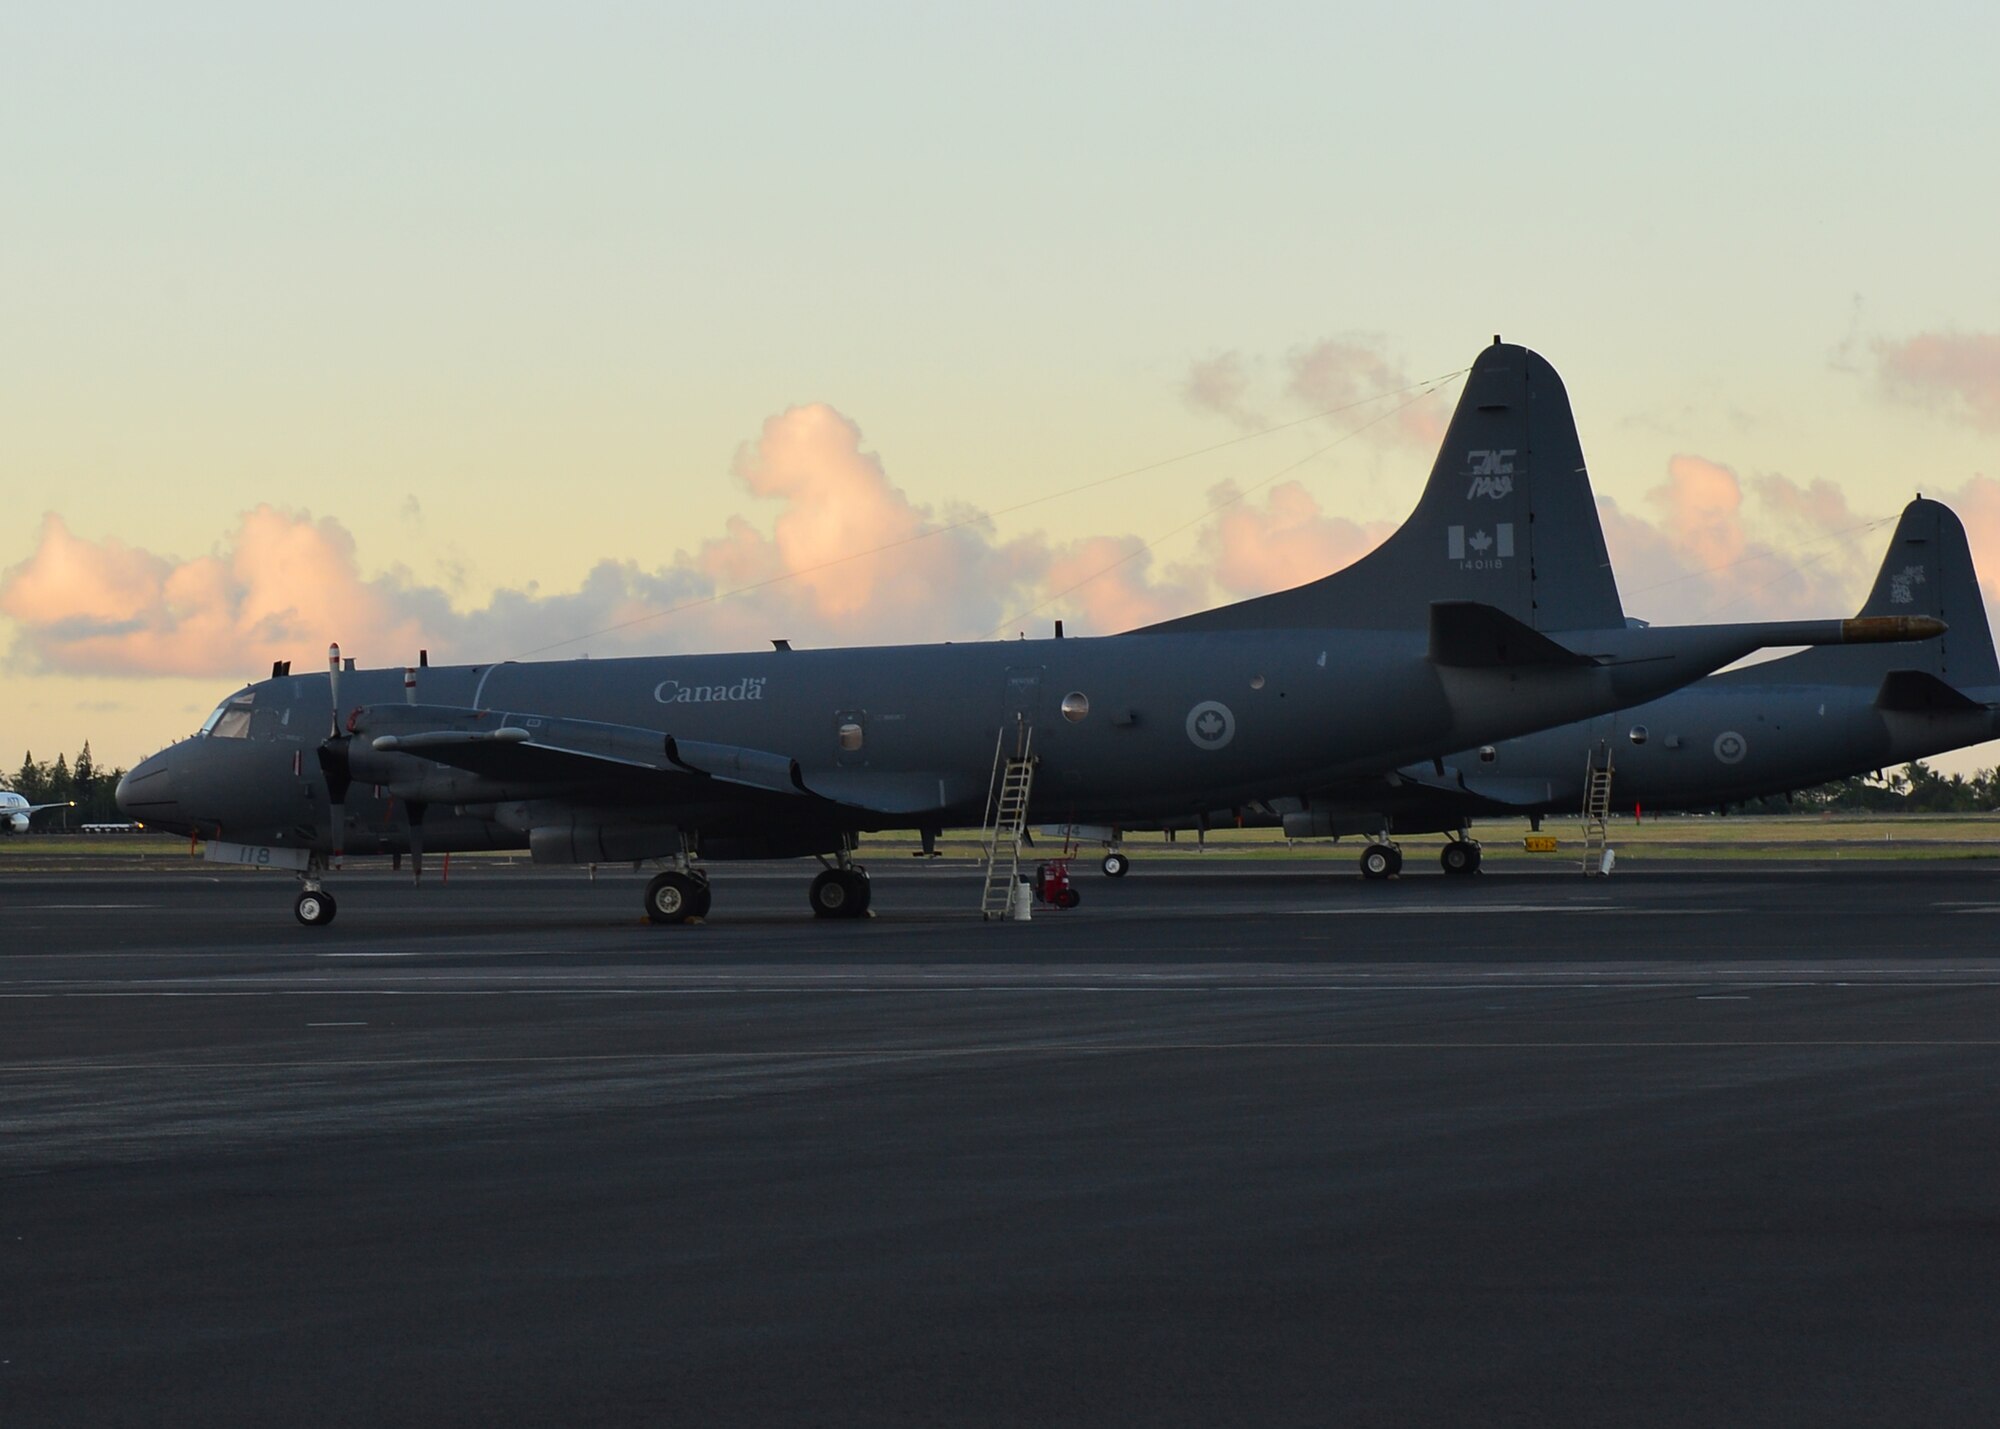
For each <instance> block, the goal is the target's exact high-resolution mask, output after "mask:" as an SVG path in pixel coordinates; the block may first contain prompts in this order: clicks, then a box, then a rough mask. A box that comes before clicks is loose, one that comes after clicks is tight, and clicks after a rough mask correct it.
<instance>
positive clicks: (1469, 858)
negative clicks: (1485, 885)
mask: <svg viewBox="0 0 2000 1429" xmlns="http://www.w3.org/2000/svg"><path fill="white" fill-rule="evenodd" d="M1438 865H1439V867H1441V868H1443V869H1444V871H1445V872H1446V873H1449V874H1454V875H1467V874H1474V873H1477V872H1479V845H1478V844H1477V843H1475V842H1474V841H1473V840H1471V839H1468V838H1464V837H1462V836H1461V837H1459V838H1455V839H1453V840H1451V842H1449V843H1447V844H1446V845H1445V846H1444V847H1443V848H1441V849H1439V850H1438Z"/></svg>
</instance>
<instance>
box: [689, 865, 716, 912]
mask: <svg viewBox="0 0 2000 1429" xmlns="http://www.w3.org/2000/svg"><path fill="white" fill-rule="evenodd" d="M714 901H715V890H714V889H713V888H710V887H709V886H708V875H707V874H705V873H697V874H696V875H695V882H694V916H695V917H697V918H706V917H707V916H708V905H709V904H711V903H713V902H714Z"/></svg>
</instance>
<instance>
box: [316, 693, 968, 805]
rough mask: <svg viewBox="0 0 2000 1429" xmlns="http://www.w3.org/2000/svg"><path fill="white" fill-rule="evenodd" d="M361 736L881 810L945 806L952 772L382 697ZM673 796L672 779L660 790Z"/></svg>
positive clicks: (476, 769)
mask: <svg viewBox="0 0 2000 1429" xmlns="http://www.w3.org/2000/svg"><path fill="white" fill-rule="evenodd" d="M350 726H351V730H352V733H353V734H354V736H355V738H356V740H357V741H362V742H365V743H366V745H367V747H368V748H369V749H370V750H372V751H374V752H375V753H377V754H385V755H386V754H407V755H415V756H418V757H420V758H423V759H428V760H434V761H436V762H437V763H440V764H448V765H450V766H452V767H453V768H456V769H463V770H465V771H467V772H468V773H472V774H479V775H484V776H487V777H489V778H493V779H498V780H520V781H551V782H560V783H566V784H588V783H590V782H592V781H595V780H600V779H612V778H615V779H618V780H619V781H620V782H621V783H622V784H624V785H626V786H629V784H630V783H631V781H632V780H634V779H640V780H644V779H646V778H648V777H654V778H658V779H660V780H661V781H663V783H665V784H667V785H669V786H675V785H678V786H679V787H680V789H682V790H685V789H686V787H687V781H689V780H696V779H699V780H704V781H713V782H714V783H717V784H727V785H734V786H737V787H739V788H741V789H743V790H744V791H745V792H746V796H747V795H748V791H751V790H756V791H759V792H760V793H762V794H777V795H782V796H787V797H791V798H802V799H824V800H826V801H827V802H829V803H834V804H841V805H845V806H847V807H850V808H856V809H866V810H868V811H870V812H872V813H881V814H918V813H926V812H930V811H933V810H937V809H940V808H943V807H945V804H946V803H947V801H948V799H949V798H950V797H951V796H952V795H953V794H958V795H960V796H961V797H962V795H963V793H964V791H958V790H953V789H952V788H951V785H950V781H948V780H946V779H944V778H941V777H940V776H938V775H935V774H923V773H910V774H883V773H876V772H874V771H871V770H867V769H829V770H821V771H817V772H815V773H811V774H808V773H806V772H805V771H804V770H802V768H801V767H800V764H799V761H798V760H797V759H796V758H794V757H792V756H791V755H789V754H782V753H777V752H774V751H771V750H765V749H752V748H749V747H746V746H743V745H736V744H718V743H714V742H712V741H708V740H692V739H676V738H675V737H674V736H673V735H671V734H667V733H664V732H662V731H660V730H656V729H645V728H642V727H639V726H634V725H620V724H607V723H603V722H601V721H597V720H580V719H569V718H558V717H553V716H541V715H530V714H520V713H507V712H502V711H498V710H473V709H459V708H455V707H449V706H436V705H428V706H427V705H378V706H374V707H371V708H366V709H363V710H359V711H357V712H356V714H355V716H354V718H353V720H351V721H350ZM662 796H663V797H668V798H670V797H672V790H671V787H670V788H668V789H663V790H662Z"/></svg>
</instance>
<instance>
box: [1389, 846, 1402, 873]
mask: <svg viewBox="0 0 2000 1429" xmlns="http://www.w3.org/2000/svg"><path fill="white" fill-rule="evenodd" d="M1402 871H1403V851H1402V850H1401V849H1399V848H1397V847H1396V846H1395V845H1394V844H1391V845H1389V877H1391V878H1394V877H1395V876H1396V875H1397V874H1399V873H1401V872H1402Z"/></svg>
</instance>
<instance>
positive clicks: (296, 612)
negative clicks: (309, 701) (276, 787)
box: [0, 506, 418, 675]
mask: <svg viewBox="0 0 2000 1429" xmlns="http://www.w3.org/2000/svg"><path fill="white" fill-rule="evenodd" d="M398 604H399V603H398V601H397V600H396V599H395V592H394V591H392V590H388V589H384V588H383V587H382V586H381V585H380V584H372V585H371V584H369V583H366V582H363V581H361V580H360V579H359V578H358V576H357V575H356V572H355V560H354V539H353V537H352V536H350V535H349V534H348V532H347V531H346V530H345V528H343V527H342V526H341V525H340V524H339V523H338V522H335V521H331V520H321V521H314V520H313V519H311V518H310V517H304V516H298V515H294V514H291V513H287V512H283V511H279V510H278V509H276V508H275V507H271V506H259V507H257V508H255V509H254V510H252V511H249V512H246V513H244V515H243V516H242V518H241V520H240V521H239V523H238V525H237V528H236V530H235V531H234V532H233V533H232V534H231V536H230V537H229V539H228V541H227V542H226V543H225V548H224V551H223V553H221V554H218V555H210V556H202V557H199V558H197V559H195V560H191V561H183V562H175V561H172V560H169V559H168V558H166V557H163V556H159V555H155V554H153V553H152V552H148V551H140V550H135V549H133V548H132V547H129V546H126V545H124V544H123V543H122V542H120V541H117V540H115V539H113V540H107V541H103V542H98V543H92V542H88V541H84V540H81V539H79V538H78V537H77V536H76V535H75V534H74V533H72V532H71V531H70V529H69V527H68V525H67V524H66V523H65V522H64V521H63V519H62V517H61V516H60V515H58V514H56V513H54V512H50V513H49V514H47V515H45V516H44V517H43V518H42V531H41V539H40V541H39V543H38V544H37V546H36V548H35V553H34V554H33V555H32V556H30V557H29V558H28V560H26V561H25V562H23V563H22V564H20V565H18V566H15V567H14V568H13V569H11V570H10V571H8V572H7V573H6V575H5V577H4V578H0V613H4V614H5V615H7V616H8V617H10V618H11V619H12V620H14V621H15V623H16V624H17V625H18V626H19V627H20V630H21V639H22V640H23V642H24V643H25V644H26V645H27V647H28V650H29V653H30V655H31V656H32V657H33V658H34V660H35V661H36V663H37V664H39V665H40V666H42V667H43V668H48V669H56V670H66V671H70V672H73V673H83V672H88V673H106V674H137V675H181V674H190V675H193V674H199V675H213V674H222V673H225V672H229V673H236V674H240V673H242V672H243V670H244V669H245V663H246V660H247V661H248V662H249V663H250V664H251V665H252V666H254V665H255V664H257V663H260V662H267V661H268V660H271V659H276V658H281V657H287V656H293V655H302V654H304V653H305V651H306V650H308V649H310V648H312V646H313V645H314V644H315V643H317V642H319V641H323V640H324V639H325V632H326V631H328V630H329V629H332V630H351V631H355V632H357V633H358V634H361V635H363V636H364V637H365V638H367V639H368V640H369V641H370V642H371V643H372V644H374V645H376V646H377V648H380V647H381V646H384V645H388V646H393V647H394V648H398V649H410V650H414V649H415V648H416V646H415V645H414V644H413V643H412V642H413V641H414V640H416V639H417V638H418V627H417V624H416V622H415V621H414V620H413V619H412V618H411V617H410V616H409V615H407V614H405V613H403V612H402V611H401V610H399V609H398Z"/></svg>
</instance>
